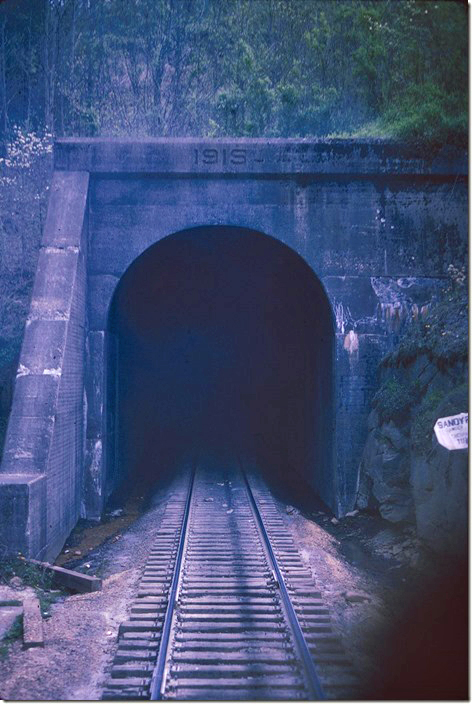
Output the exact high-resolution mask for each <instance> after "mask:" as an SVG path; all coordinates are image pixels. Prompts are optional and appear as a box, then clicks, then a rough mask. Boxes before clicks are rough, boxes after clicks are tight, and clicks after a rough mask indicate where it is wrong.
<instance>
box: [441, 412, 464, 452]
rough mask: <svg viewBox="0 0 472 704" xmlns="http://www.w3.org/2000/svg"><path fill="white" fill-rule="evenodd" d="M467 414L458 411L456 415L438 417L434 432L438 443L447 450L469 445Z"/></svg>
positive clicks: (461, 448) (462, 448) (460, 448)
mask: <svg viewBox="0 0 472 704" xmlns="http://www.w3.org/2000/svg"><path fill="white" fill-rule="evenodd" d="M468 431H469V414H468V413H458V414H457V415H456V416H447V418H438V419H437V421H436V425H435V426H434V432H435V433H436V438H437V440H438V443H439V444H440V445H442V446H443V447H445V448H447V449H448V450H465V449H467V448H468V447H469V442H468Z"/></svg>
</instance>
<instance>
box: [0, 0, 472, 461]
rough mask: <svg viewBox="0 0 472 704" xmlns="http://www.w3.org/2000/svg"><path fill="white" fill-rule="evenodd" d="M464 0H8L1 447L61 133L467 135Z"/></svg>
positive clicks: (452, 138)
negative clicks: (53, 147)
mask: <svg viewBox="0 0 472 704" xmlns="http://www.w3.org/2000/svg"><path fill="white" fill-rule="evenodd" d="M467 42H468V34H467V4H466V3H465V2H459V1H454V0H451V1H449V0H448V1H446V0H224V1H223V0H4V1H3V2H0V157H1V158H0V452H1V447H2V438H3V435H4V431H5V425H6V416H7V414H8V409H9V404H10V397H11V384H12V381H11V380H12V374H13V371H14V369H15V367H16V362H17V358H18V354H19V345H20V342H21V336H22V330H23V325H24V320H25V316H26V311H27V308H28V301H29V297H30V295H31V288H32V281H33V275H34V270H35V266H36V259H37V252H38V247H39V242H40V237H41V230H42V224H43V221H44V215H45V204H46V196H47V189H48V182H49V179H50V169H51V143H52V139H54V138H55V137H60V136H68V135H74V136H98V135H133V136H143V135H151V136H177V135H184V136H191V135H194V136H208V137H214V136H215V137H216V136H258V137H261V136H267V137H278V136H282V137H304V136H320V137H327V136H349V135H351V136H357V137H360V136H362V137H379V138H391V139H401V140H406V141H414V142H415V143H421V144H425V143H427V144H428V148H430V146H431V145H436V146H439V145H442V144H444V143H451V144H456V145H461V146H462V145H465V144H466V141H467V102H468V101H467V91H468V83H467V75H468V74H467V71H468V66H467V56H468V54H467V50H468V43H467Z"/></svg>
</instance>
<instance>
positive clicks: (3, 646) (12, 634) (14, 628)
mask: <svg viewBox="0 0 472 704" xmlns="http://www.w3.org/2000/svg"><path fill="white" fill-rule="evenodd" d="M22 635H23V620H22V618H21V616H18V617H17V618H16V619H15V621H14V622H13V624H12V625H11V626H10V628H9V629H8V631H7V632H6V633H5V635H4V636H3V638H2V640H1V641H0V660H1V659H3V658H5V657H6V656H7V655H8V651H9V649H10V646H11V645H12V643H14V642H15V641H16V640H19V639H20V638H21V637H22Z"/></svg>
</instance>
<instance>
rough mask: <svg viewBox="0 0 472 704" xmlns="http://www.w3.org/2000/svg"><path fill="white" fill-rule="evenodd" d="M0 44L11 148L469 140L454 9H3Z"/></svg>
mask: <svg viewBox="0 0 472 704" xmlns="http://www.w3.org/2000/svg"><path fill="white" fill-rule="evenodd" d="M0 30H1V32H2V34H1V36H2V37H3V38H4V40H3V42H1V43H0V52H1V56H0V66H1V67H2V71H3V74H2V77H3V78H4V85H5V88H6V91H5V96H4V99H3V101H0V135H3V139H7V138H9V137H10V136H11V133H12V126H13V125H15V124H18V125H23V126H24V127H25V130H26V132H27V133H31V132H32V131H33V130H36V131H38V130H39V131H41V129H46V130H47V131H50V132H52V133H53V134H54V135H70V134H73V135H84V136H89V135H96V134H102V135H108V134H110V135H112V134H118V135H119V134H136V135H164V136H165V135H187V136H188V135H212V136H213V135H215V136H223V135H234V136H245V135H251V136H256V135H257V136H264V135H265V136H305V135H307V136H308V135H312V136H326V135H329V134H341V133H345V134H346V133H347V134H357V133H359V131H361V132H362V133H364V134H365V135H366V136H369V135H372V134H374V135H375V136H382V137H393V138H395V137H400V138H401V139H413V140H415V141H418V140H420V141H425V140H432V141H436V142H438V141H440V142H444V141H453V142H460V143H461V144H463V143H464V136H465V135H466V134H467V55H468V47H467V8H466V6H465V5H464V4H463V3H460V2H446V1H445V0H436V2H434V1H432V2H425V0H396V2H391V0H336V2H333V0H317V1H316V2H315V1H314V0H225V2H222V1H221V0H185V2H184V1H181V2H169V1H168V0H127V1H126V2H123V0H106V2H105V1H103V0H49V1H48V2H41V3H39V2H38V0H15V2H13V1H8V0H7V2H4V3H2V4H1V5H0ZM445 57H447V60H446V58H445ZM372 130H373V131H372Z"/></svg>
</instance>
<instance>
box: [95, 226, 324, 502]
mask: <svg viewBox="0 0 472 704" xmlns="http://www.w3.org/2000/svg"><path fill="white" fill-rule="evenodd" d="M332 355H333V323H332V316H331V309H330V305H329V302H328V300H327V297H326V294H325V293H324V290H323V288H322V286H321V284H320V282H319V281H318V279H317V278H316V276H315V275H314V273H313V272H312V270H311V269H310V268H309V267H308V265H307V264H306V263H305V262H304V261H303V260H302V259H301V257H299V256H298V255H297V254H296V253H295V252H294V251H293V250H291V249H290V248H289V247H287V246H286V245H283V244H281V243H280V242H279V241H277V240H275V239H273V238H271V237H268V236H267V235H263V234H261V233H258V232H255V231H250V230H246V229H242V228H235V227H215V226H214V227H207V228H195V229H192V230H186V231H183V232H180V233H177V234H175V235H172V236H170V237H167V238H165V239H164V240H161V241H160V242H158V243H157V244H155V245H153V246H152V247H150V248H149V249H148V250H147V251H146V252H144V254H142V255H141V256H140V257H139V258H138V259H137V260H136V261H135V262H134V263H133V264H132V265H131V266H130V267H129V269H128V270H127V272H126V273H125V274H124V275H123V277H122V279H121V281H120V283H119V285H118V287H117V290H116V292H115V295H114V298H113V301H112V305H111V308H110V315H109V329H108V379H107V389H108V391H107V423H108V428H107V436H108V444H107V453H108V476H109V486H111V485H114V486H117V485H121V486H122V487H123V486H124V487H126V486H128V485H129V484H130V482H131V483H136V482H142V483H144V484H146V485H152V484H154V483H158V482H159V481H164V479H165V477H168V476H169V474H170V473H171V472H173V471H174V470H175V468H176V467H177V466H178V465H179V463H180V462H182V461H183V460H184V459H186V458H190V457H192V458H193V457H202V456H205V455H213V456H216V457H221V458H224V457H225V456H233V457H236V456H238V457H250V458H254V460H255V461H256V463H257V464H258V466H259V467H260V468H261V470H263V472H264V473H265V474H266V476H267V478H268V479H269V480H270V481H271V482H272V484H273V486H274V487H276V488H278V489H280V491H281V493H282V494H284V496H285V498H286V500H290V501H291V502H293V503H296V502H297V496H296V494H297V492H298V494H299V495H300V496H299V497H298V498H299V499H300V497H305V498H306V496H307V493H306V492H307V490H308V491H309V492H311V493H312V494H313V496H317V497H319V500H320V501H321V502H324V503H325V504H328V505H329V504H330V503H331V504H332V502H333V497H334V485H333V470H332V445H331V442H332V437H333V431H332V424H333V410H332V368H333V359H332Z"/></svg>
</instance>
